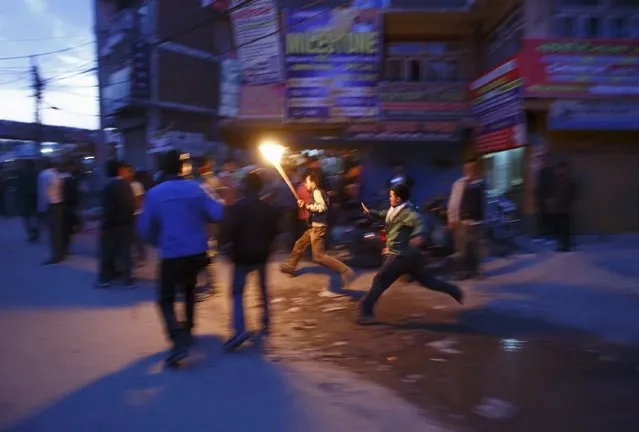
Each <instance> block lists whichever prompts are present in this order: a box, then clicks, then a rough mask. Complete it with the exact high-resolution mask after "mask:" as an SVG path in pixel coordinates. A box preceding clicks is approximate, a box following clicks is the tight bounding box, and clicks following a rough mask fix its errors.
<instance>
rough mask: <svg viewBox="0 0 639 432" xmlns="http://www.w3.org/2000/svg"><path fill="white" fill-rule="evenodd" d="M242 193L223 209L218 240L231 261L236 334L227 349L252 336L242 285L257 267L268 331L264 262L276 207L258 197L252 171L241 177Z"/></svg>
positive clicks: (257, 182)
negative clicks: (246, 322)
mask: <svg viewBox="0 0 639 432" xmlns="http://www.w3.org/2000/svg"><path fill="white" fill-rule="evenodd" d="M243 183H244V184H243V186H244V193H245V194H244V197H243V198H242V199H240V200H239V201H237V202H236V203H235V204H234V205H232V206H230V207H228V208H227V209H226V211H225V214H224V218H223V220H222V226H221V229H220V232H221V237H220V244H221V246H222V250H225V251H226V252H227V253H228V255H229V257H230V259H231V261H232V262H233V327H234V330H235V334H234V335H233V337H231V339H229V340H228V342H226V344H225V347H226V349H227V350H229V351H232V350H235V349H237V348H239V347H240V346H241V345H242V344H243V343H244V342H246V341H247V340H248V339H249V338H251V337H252V336H253V333H252V332H250V331H247V330H246V328H245V324H244V306H243V297H244V286H245V285H246V278H247V276H248V275H249V273H251V272H253V271H257V272H258V275H259V278H260V290H261V293H262V307H263V316H262V325H263V330H264V331H265V332H268V327H269V322H270V320H269V311H268V303H269V300H268V294H267V279H266V263H267V261H268V258H269V256H270V254H271V250H272V246H273V242H274V241H275V238H276V237H277V234H278V228H277V227H278V212H277V209H276V208H275V207H274V206H272V205H271V204H268V203H266V202H264V201H263V200H261V199H260V198H259V194H260V191H261V190H262V186H263V182H262V179H261V178H260V176H259V174H257V173H256V172H251V173H249V174H247V176H246V177H245V178H244V180H243Z"/></svg>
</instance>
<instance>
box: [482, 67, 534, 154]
mask: <svg viewBox="0 0 639 432" xmlns="http://www.w3.org/2000/svg"><path fill="white" fill-rule="evenodd" d="M522 94H523V79H522V77H521V73H520V66H519V58H517V57H515V58H514V59H511V60H508V61H506V62H505V63H503V64H501V65H499V66H497V67H496V68H494V69H493V70H491V71H490V72H488V73H487V74H486V75H484V76H482V77H481V78H479V79H478V80H476V81H474V82H472V83H471V85H470V98H471V111H472V114H473V116H474V117H475V118H476V119H477V121H478V123H479V125H480V126H479V128H478V130H477V134H476V142H475V145H476V150H477V152H478V153H490V152H495V151H501V150H508V149H512V148H517V147H521V146H523V145H524V144H525V142H526V136H525V135H526V126H525V122H526V115H525V112H524V109H523V99H522Z"/></svg>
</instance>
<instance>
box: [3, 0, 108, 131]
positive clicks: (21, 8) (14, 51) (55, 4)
mask: <svg viewBox="0 0 639 432" xmlns="http://www.w3.org/2000/svg"><path fill="white" fill-rule="evenodd" d="M0 1H2V11H1V12H0V119H5V120H17V121H26V122H28V121H33V120H34V114H33V111H34V100H33V97H32V96H31V95H32V91H31V90H30V89H29V86H30V83H31V79H30V75H29V64H30V60H29V57H28V56H29V55H33V54H39V53H48V52H52V51H59V50H64V49H68V50H67V51H64V52H60V53H57V54H50V55H41V56H38V57H37V61H38V63H39V65H40V71H41V74H42V76H43V78H45V79H47V80H51V83H50V84H49V85H48V88H47V90H46V91H45V93H44V104H43V110H42V117H43V121H44V123H46V124H53V125H66V126H75V127H84V128H91V129H95V128H97V127H98V117H97V114H98V103H97V94H98V92H97V90H98V89H97V76H96V74H95V72H94V71H91V72H88V73H82V72H84V71H86V70H88V69H91V68H93V67H95V45H94V43H93V42H92V41H93V39H94V35H93V2H92V1H89V0H17V1H16V0H11V1H10V0H0ZM13 57H23V58H16V59H7V58H13ZM52 107H54V108H57V109H53V108H52Z"/></svg>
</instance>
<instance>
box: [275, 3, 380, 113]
mask: <svg viewBox="0 0 639 432" xmlns="http://www.w3.org/2000/svg"><path fill="white" fill-rule="evenodd" d="M285 22H286V26H287V29H288V31H287V34H286V39H285V72H286V83H287V93H286V102H287V117H288V119H289V120H293V121H304V122H352V121H375V120H376V119H377V113H378V107H377V92H376V85H377V81H378V78H379V67H380V55H381V42H380V41H381V31H380V25H381V20H380V13H379V11H378V10H374V9H367V10H358V9H344V8H339V9H333V10H327V11H317V10H315V11H299V12H291V13H288V14H287V15H286V21H285Z"/></svg>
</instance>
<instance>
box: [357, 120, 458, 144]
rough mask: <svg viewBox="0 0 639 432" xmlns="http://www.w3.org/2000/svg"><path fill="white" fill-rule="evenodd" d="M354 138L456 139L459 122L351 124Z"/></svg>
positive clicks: (400, 139)
mask: <svg viewBox="0 0 639 432" xmlns="http://www.w3.org/2000/svg"><path fill="white" fill-rule="evenodd" d="M346 134H347V136H348V138H350V139H353V140H380V141H383V140H388V141H393V140H399V141H456V140H457V138H458V137H457V123H456V122H451V121H386V122H379V123H359V124H353V125H350V126H349V127H348V129H347V131H346Z"/></svg>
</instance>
